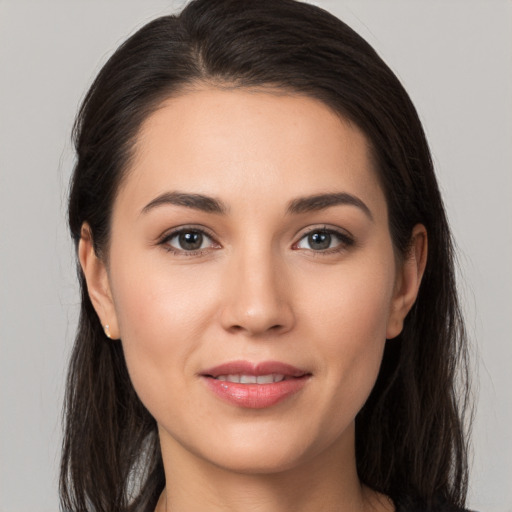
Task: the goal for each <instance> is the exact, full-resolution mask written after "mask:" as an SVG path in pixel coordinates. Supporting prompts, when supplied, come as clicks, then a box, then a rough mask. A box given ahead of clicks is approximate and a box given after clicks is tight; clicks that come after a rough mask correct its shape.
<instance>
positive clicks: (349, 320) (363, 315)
mask: <svg viewBox="0 0 512 512" xmlns="http://www.w3.org/2000/svg"><path fill="white" fill-rule="evenodd" d="M381 254H382V253H381ZM389 262H390V263H389ZM363 263H364V262H363ZM393 268H394V264H393V258H392V255H391V257H390V258H382V259H381V260H380V261H374V262H373V264H372V265H369V264H361V265H357V266H353V267H351V268H350V269H347V271H346V272H340V273H339V275H338V276H337V277H335V278H333V276H331V279H330V281H329V282H326V283H325V286H324V287H322V288H318V290H320V289H322V293H317V294H316V295H315V300H314V301H313V304H314V308H315V309H314V312H311V313H310V316H309V318H310V321H311V323H310V326H309V328H310V330H311V332H313V330H316V331H317V332H316V339H317V340H319V349H320V350H322V353H323V357H322V364H324V365H325V368H324V370H325V371H326V373H327V375H328V380H329V383H330V384H329V385H330V386H332V389H333V394H332V396H333V399H334V401H336V400H344V401H346V400H347V397H350V400H351V401H352V405H351V407H352V408H353V409H354V410H355V412H357V411H358V410H359V409H360V408H361V407H362V405H363V404H364V401H365V400H366V398H367V396H368V395H369V393H370V391H371V389H372V388H373V385H374V383H375V380H376V378H377V375H378V372H379V368H380V364H381V360H382V354H383V350H384V346H385V343H386V329H387V324H388V318H389V312H390V308H391V301H392V296H393V288H394V272H393V271H390V269H393ZM369 269H371V270H369ZM318 284H320V283H318ZM310 306H311V302H310ZM304 307H307V306H306V305H304ZM333 405H334V404H333Z"/></svg>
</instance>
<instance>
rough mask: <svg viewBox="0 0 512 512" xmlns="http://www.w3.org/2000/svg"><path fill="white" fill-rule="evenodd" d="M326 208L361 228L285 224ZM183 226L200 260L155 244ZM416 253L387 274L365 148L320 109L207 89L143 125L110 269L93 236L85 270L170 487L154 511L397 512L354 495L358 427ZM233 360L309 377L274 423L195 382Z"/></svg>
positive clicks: (266, 95) (390, 252) (420, 265)
mask: <svg viewBox="0 0 512 512" xmlns="http://www.w3.org/2000/svg"><path fill="white" fill-rule="evenodd" d="M167 192H180V193H188V194H202V195H207V196H209V197H212V198H215V199H216V200H219V201H222V203H223V204H224V205H225V207H226V212H225V213H223V214H219V213H214V212H205V211H201V210H199V209H196V208H191V207H188V206H183V205H176V204H169V203H165V204H159V205H157V206H154V207H152V208H149V209H147V211H143V210H144V208H145V207H146V206H147V205H148V204H149V203H151V202H152V201H154V200H155V198H157V197H159V196H160V195H161V194H163V193H167ZM333 192H336V193H345V194H350V195H351V196H353V197H356V198H358V200H360V201H361V202H363V203H364V205H366V207H367V208H368V210H369V213H368V212H366V211H365V210H364V208H362V207H360V206H357V205H353V204H337V205H333V206H330V207H326V208H322V209H319V210H317V211H307V212H299V213H293V214H291V213H289V212H287V209H288V206H289V204H290V202H291V201H293V200H296V199H297V198H302V197H305V196H311V195H314V194H324V193H333ZM191 226H193V227H194V228H195V229H198V228H200V229H204V230H206V232H207V233H208V237H205V238H204V239H203V246H202V248H201V249H200V250H199V251H195V252H194V251H188V253H187V250H186V249H183V246H180V244H179V239H178V238H177V237H176V236H174V238H170V237H169V236H167V239H165V235H169V233H170V232H172V230H173V229H174V228H179V227H186V228H188V229H189V231H190V228H191ZM325 229H331V230H336V231H337V232H339V233H340V234H341V236H337V235H335V234H331V243H330V248H328V249H325V250H324V249H322V250H319V248H318V246H316V245H312V244H311V239H308V236H307V235H308V233H310V232H312V231H313V232H314V231H315V230H316V232H317V233H318V232H319V231H320V232H322V230H325ZM411 236H412V242H413V243H412V249H411V251H410V253H409V254H408V255H406V257H405V258H403V257H397V254H396V253H395V250H394V247H393V244H392V241H391V237H390V233H389V229H388V214H387V205H386V201H385V197H384V194H383V191H382V189H381V187H380V185H379V182H378V179H377V175H376V172H375V170H374V169H373V167H372V163H371V159H370V155H369V144H368V141H367V139H366V137H365V136H364V135H363V134H362V132H361V131H360V130H358V128H357V127H355V126H354V125H352V124H350V123H348V122H346V121H344V120H342V119H341V118H340V117H339V116H337V115H335V114H334V113H333V112H332V111H331V110H330V109H329V108H328V107H327V106H325V105H324V104H323V103H321V102H319V101H317V100H315V99H311V98H308V97H305V96H300V95H292V94H284V93H282V92H278V91H261V90H260V91H256V90H244V89H237V90H229V91H228V90H222V89H216V88H209V87H205V88H201V89H196V90H193V91H189V92H187V93H184V94H182V95H179V96H177V97H174V98H172V99H169V100H167V101H166V102H164V104H163V105H162V106H161V108H160V109H159V110H158V111H156V112H155V113H153V114H152V115H151V116H150V117H149V118H148V119H147V120H146V121H145V123H144V124H143V126H142V128H141V132H140V134H139V136H138V139H137V144H136V153H135V158H134V160H133V162H132V164H131V168H130V170H129V173H128V175H127V178H126V179H125V181H124V182H123V184H122V186H121V187H120V190H119V192H118V195H117V197H116V200H115V204H114V209H113V218H112V235H111V240H110V245H109V250H108V261H103V260H101V259H99V258H97V257H96V255H95V254H94V250H93V248H92V240H91V235H90V232H89V229H88V226H87V225H86V224H84V226H83V230H82V240H81V242H80V247H79V256H80V261H81V264H82V268H83V270H84V273H85V275H86V279H87V284H88V290H89V294H90V296H91V299H92V301H93V304H94V306H95V308H96V311H97V313H98V316H99V317H100V320H101V322H102V324H103V325H105V324H108V325H109V331H110V335H111V336H112V338H115V339H117V338H120V339H121V340H122V344H123V349H124V351H125V355H126V362H127V366H128V370H129V373H130V377H131V379H132V382H133V385H134V387H135V389H136V391H137V393H138V395H139V397H140V399H141V400H142V402H143V403H144V404H145V406H146V407H147V408H148V410H149V411H150V412H151V414H152V415H153V416H154V417H155V419H156V421H157V423H158V428H159V434H160V439H161V446H162V454H163V460H164V467H165V473H166V480H167V482H168V485H167V488H166V490H165V491H164V493H163V494H162V497H161V499H160V502H159V505H158V507H157V510H172V511H173V512H181V511H183V512H184V511H187V512H190V511H204V510H209V511H233V512H234V511H243V512H247V511H261V510H265V511H266V512H274V511H275V512H278V511H279V512H285V511H292V510H293V511H294V512H296V511H302V512H305V511H311V512H312V511H318V510H336V511H338V510H339V511H344V510H347V511H348V510H350V511H362V510H392V509H393V507H392V504H391V503H390V502H389V501H388V500H386V499H385V498H384V497H382V496H379V495H377V494H376V493H375V492H373V491H370V490H369V489H366V488H365V487H364V486H362V485H361V484H360V482H359V480H358V477H357V473H356V462H355V449H354V444H355V443H354V419H355V417H356V415H357V413H358V411H359V410H360V409H361V407H362V406H363V404H364V402H365V400H366V399H367V397H368V395H369V393H370V391H371V389H372V387H373V385H374V383H375V380H376V377H377V374H378V371H379V365H380V362H381V359H382V353H383V349H384V346H385V343H386V339H390V338H393V337H395V336H397V335H398V334H399V333H400V331H401V329H402V324H403V320H404V318H405V316H406V315H407V312H408V311H409V309H410V308H411V306H412V304H413V303H414V300H415V298H416V295H417V292H418V288H419V285H420V282H421V277H422V274H423V270H424V266H425V259H426V245H427V244H426V232H425V229H424V228H423V226H421V225H418V226H416V227H415V228H414V230H413V232H412V233H411ZM347 237H348V238H347ZM347 240H348V241H347ZM350 240H352V242H350ZM234 360H248V361H251V362H260V361H268V360H273V361H281V362H285V363H288V364H291V365H293V366H296V367H299V368H301V369H305V370H307V371H308V372H309V373H310V374H311V377H310V378H309V379H308V380H307V383H306V384H305V386H304V387H303V388H302V389H301V390H300V391H299V392H298V393H296V394H295V395H293V396H292V397H290V398H288V399H286V400H284V401H282V402H280V403H278V404H276V405H274V406H272V407H268V408H264V409H246V408H240V407H237V406H235V405H232V404H230V403H226V402H225V401H223V400H221V399H219V398H218V397H217V396H215V395H214V394H213V393H212V392H211V391H210V390H209V389H208V388H207V386H205V385H204V382H203V379H202V378H200V376H199V375H200V373H201V371H202V370H205V369H206V368H210V367H212V366H215V365H218V364H221V363H225V362H227V361H234Z"/></svg>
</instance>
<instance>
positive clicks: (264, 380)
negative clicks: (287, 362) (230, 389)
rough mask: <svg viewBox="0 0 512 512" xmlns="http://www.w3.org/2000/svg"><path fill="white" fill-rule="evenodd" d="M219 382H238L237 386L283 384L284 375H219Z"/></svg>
mask: <svg viewBox="0 0 512 512" xmlns="http://www.w3.org/2000/svg"><path fill="white" fill-rule="evenodd" d="M216 379H217V380H222V381H227V382H236V383H237V384H272V383H273V382H281V381H282V380H284V375H281V374H279V373H271V374H269V375H258V376H257V377H256V376H255V375H243V374H242V375H238V374H237V375H219V376H218V377H216Z"/></svg>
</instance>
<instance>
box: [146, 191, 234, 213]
mask: <svg viewBox="0 0 512 512" xmlns="http://www.w3.org/2000/svg"><path fill="white" fill-rule="evenodd" d="M164 205H175V206H185V207H187V208H193V209H194V210H201V211H203V212H207V213H218V214H221V215H223V214H226V213H227V211H228V208H227V206H226V205H225V204H224V203H223V202H222V201H219V200H218V199H215V198H213V197H209V196H204V195H202V194H186V193H184V192H165V193H163V194H161V195H159V196H158V197H156V198H155V199H153V200H152V201H151V202H149V203H148V204H147V205H146V206H144V208H143V209H142V210H141V213H148V212H149V211H150V210H153V209H154V208H157V207H158V206H164Z"/></svg>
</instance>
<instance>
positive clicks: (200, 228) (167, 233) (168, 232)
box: [156, 224, 221, 256]
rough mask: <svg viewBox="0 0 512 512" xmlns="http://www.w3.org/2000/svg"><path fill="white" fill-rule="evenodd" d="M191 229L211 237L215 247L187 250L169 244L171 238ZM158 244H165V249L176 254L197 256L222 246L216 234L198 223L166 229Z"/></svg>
mask: <svg viewBox="0 0 512 512" xmlns="http://www.w3.org/2000/svg"><path fill="white" fill-rule="evenodd" d="M190 231H195V232H196V233H201V234H202V235H203V236H205V237H207V238H209V239H210V240H211V241H212V245H214V247H207V248H205V249H197V250H195V251H185V250H182V249H178V248H176V247H173V246H171V245H168V242H169V240H172V239H173V238H174V237H175V236H177V235H179V234H181V233H186V232H190ZM156 245H161V246H164V249H165V250H166V251H168V252H171V253H173V254H176V255H183V256H197V255H202V254H205V253H206V252H209V251H210V250H212V249H219V248H220V247H221V245H220V243H219V242H218V241H217V239H216V237H215V235H214V234H213V233H212V232H211V231H210V230H209V229H208V228H206V227H204V226H201V225H197V224H184V225H182V226H176V227H174V228H171V229H168V230H166V231H165V232H164V233H163V234H162V235H160V236H159V237H158V239H157V242H156Z"/></svg>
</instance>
